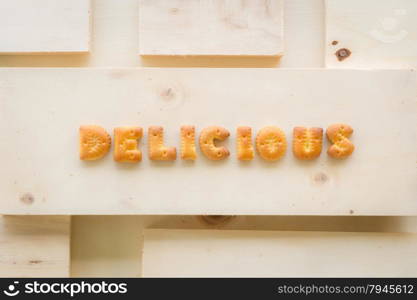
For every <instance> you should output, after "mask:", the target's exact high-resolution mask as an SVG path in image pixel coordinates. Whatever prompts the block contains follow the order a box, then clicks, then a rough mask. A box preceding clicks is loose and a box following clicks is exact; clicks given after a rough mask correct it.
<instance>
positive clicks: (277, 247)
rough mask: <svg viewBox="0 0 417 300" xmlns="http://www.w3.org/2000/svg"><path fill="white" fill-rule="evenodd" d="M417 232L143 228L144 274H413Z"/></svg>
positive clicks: (286, 275)
mask: <svg viewBox="0 0 417 300" xmlns="http://www.w3.org/2000/svg"><path fill="white" fill-rule="evenodd" d="M416 250H417V234H410V233H408V234H407V233H357V232H299V231H293V232H292V231H275V232H274V231H244V230H164V229H149V230H145V240H144V250H143V273H142V275H143V277H415V276H416V275H417V257H416V255H415V253H416Z"/></svg>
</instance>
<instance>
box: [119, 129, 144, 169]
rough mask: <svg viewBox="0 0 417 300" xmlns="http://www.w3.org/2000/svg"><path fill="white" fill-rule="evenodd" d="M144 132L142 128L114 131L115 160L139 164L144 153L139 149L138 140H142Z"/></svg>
mask: <svg viewBox="0 0 417 300" xmlns="http://www.w3.org/2000/svg"><path fill="white" fill-rule="evenodd" d="M142 134H143V130H142V128H140V127H134V126H125V127H117V128H115V129H114V153H113V158H114V160H115V161H118V162H131V163H135V162H139V161H141V160H142V152H141V151H140V150H139V149H138V140H139V139H140V138H142Z"/></svg>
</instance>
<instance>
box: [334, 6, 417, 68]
mask: <svg viewBox="0 0 417 300" xmlns="http://www.w3.org/2000/svg"><path fill="white" fill-rule="evenodd" d="M365 4H366V5H365ZM416 15H417V1H415V0H367V1H365V2H364V1H361V0H350V1H346V0H326V66H327V67H337V68H416V67H417V19H416ZM339 49H349V51H350V52H351V54H350V55H349V57H346V58H345V59H342V60H341V59H340V58H338V57H337V55H335V53H336V52H337V51H338V50H339Z"/></svg>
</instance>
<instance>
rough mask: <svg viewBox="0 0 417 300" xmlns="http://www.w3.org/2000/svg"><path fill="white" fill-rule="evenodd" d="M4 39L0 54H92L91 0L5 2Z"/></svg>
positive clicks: (1, 14)
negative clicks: (90, 49) (89, 52)
mask: <svg viewBox="0 0 417 300" xmlns="http://www.w3.org/2000/svg"><path fill="white" fill-rule="evenodd" d="M0 40H1V42H0V54H15V53H20V54H30V53H50V52H52V53H83V52H88V51H89V48H90V45H89V44H90V0H37V1H34V0H2V1H0Z"/></svg>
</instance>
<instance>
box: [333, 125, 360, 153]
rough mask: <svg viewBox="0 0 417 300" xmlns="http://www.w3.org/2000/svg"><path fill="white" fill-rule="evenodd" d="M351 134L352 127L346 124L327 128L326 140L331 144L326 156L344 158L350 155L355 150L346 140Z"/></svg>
mask: <svg viewBox="0 0 417 300" xmlns="http://www.w3.org/2000/svg"><path fill="white" fill-rule="evenodd" d="M352 133H353V129H352V127H350V126H349V125H347V124H333V125H330V126H329V127H327V130H326V135H327V138H328V139H329V141H330V142H332V143H333V145H331V146H330V147H329V149H328V150H327V154H328V155H329V156H331V157H334V158H346V157H348V156H349V155H351V154H352V152H353V150H355V146H354V145H353V143H352V142H351V141H349V139H348V138H349V137H350V136H351V135H352Z"/></svg>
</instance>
